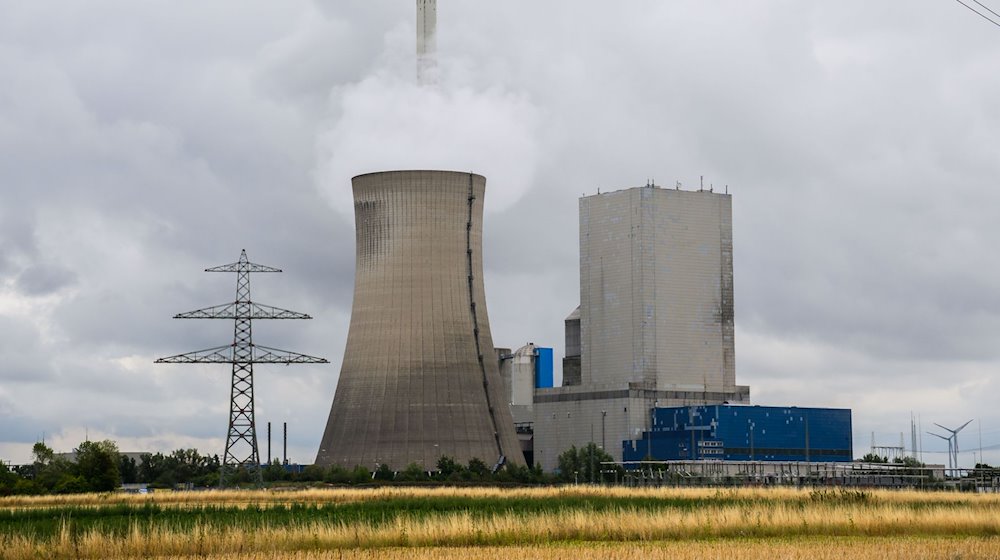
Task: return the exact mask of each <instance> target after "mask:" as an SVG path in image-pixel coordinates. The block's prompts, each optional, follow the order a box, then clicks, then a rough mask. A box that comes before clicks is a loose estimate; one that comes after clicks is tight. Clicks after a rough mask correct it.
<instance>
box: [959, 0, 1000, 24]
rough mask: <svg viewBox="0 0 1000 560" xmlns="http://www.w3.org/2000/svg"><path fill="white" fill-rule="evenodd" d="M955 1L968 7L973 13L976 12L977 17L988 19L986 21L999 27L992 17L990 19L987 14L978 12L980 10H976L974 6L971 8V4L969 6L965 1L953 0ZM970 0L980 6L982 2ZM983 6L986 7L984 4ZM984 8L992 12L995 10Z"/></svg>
mask: <svg viewBox="0 0 1000 560" xmlns="http://www.w3.org/2000/svg"><path fill="white" fill-rule="evenodd" d="M955 1H956V2H958V3H959V4H961V5H963V6H965V7H966V8H968V9H969V11H971V12H972V13H974V14H976V15H977V16H979V17H981V18H983V19H985V20H986V21H988V22H990V23H992V24H993V25H995V26H997V27H1000V23H997V22H996V21H993V20H992V19H990V17H989V16H988V15H986V14H984V13H982V12H980V11H978V10H976V9H975V8H973V7H972V6H970V5H968V4H966V3H965V2H962V0H955ZM972 1H973V2H976V4H979V5H980V6H983V5H982V4H980V3H979V2H977V1H976V0H972ZM983 7H984V8H986V6H983ZM986 9H987V10H989V11H990V13H994V14H995V13H996V12H994V11H993V10H990V9H989V8H986Z"/></svg>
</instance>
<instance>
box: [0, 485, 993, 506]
mask: <svg viewBox="0 0 1000 560" xmlns="http://www.w3.org/2000/svg"><path fill="white" fill-rule="evenodd" d="M824 493H827V494H829V495H830V496H831V497H832V498H836V497H837V496H838V494H841V493H842V492H841V491H839V490H837V489H828V490H823V489H820V490H817V489H813V488H725V489H719V488H703V487H692V488H671V487H667V488H624V487H601V486H585V485H581V486H562V487H547V488H512V489H511V488H492V487H446V488H406V487H381V488H362V489H355V488H329V489H315V488H314V489H305V490H210V491H205V492H155V493H152V494H143V495H139V494H77V495H70V496H9V497H4V498H0V509H24V508H46V507H66V506H79V507H92V506H93V507H96V506H107V505H117V504H131V505H141V504H146V503H153V504H157V505H160V506H163V507H169V506H181V507H183V506H204V505H230V506H240V505H250V504H253V505H267V504H275V505H278V504H281V505H286V504H292V503H309V504H337V503H350V502H358V501H368V500H379V499H403V498H417V499H421V498H429V499H431V498H448V497H461V498H474V499H492V500H504V499H525V498H527V499H546V498H566V497H600V498H618V499H628V498H653V499H687V500H693V499H699V500H712V499H727V500H741V501H769V502H779V503H780V502H810V501H813V498H814V497H815V496H817V495H818V496H819V497H821V498H822V496H823V494H824ZM865 494H866V495H867V496H868V499H869V501H872V502H875V503H890V504H893V503H895V504H900V505H903V504H911V505H913V504H949V503H950V504H956V505H970V506H986V507H991V506H997V505H1000V494H968V493H955V492H922V491H916V490H866V491H865Z"/></svg>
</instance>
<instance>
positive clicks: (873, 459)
mask: <svg viewBox="0 0 1000 560" xmlns="http://www.w3.org/2000/svg"><path fill="white" fill-rule="evenodd" d="M861 462H862V463H888V462H889V459H888V458H887V457H881V456H879V455H876V454H875V453H866V454H865V456H864V457H862V458H861Z"/></svg>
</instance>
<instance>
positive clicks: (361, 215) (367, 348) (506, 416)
mask: <svg viewBox="0 0 1000 560" xmlns="http://www.w3.org/2000/svg"><path fill="white" fill-rule="evenodd" d="M352 182H353V185H354V213H355V220H354V221H355V225H356V227H357V232H356V233H357V237H356V239H357V252H356V256H357V266H356V268H355V277H354V306H353V309H352V311H351V326H350V330H349V331H348V334H347V348H346V350H345V351H344V361H343V366H342V367H341V370H340V380H339V381H338V382H337V392H336V394H335V395H334V398H333V405H332V407H331V410H330V418H329V420H328V421H327V425H326V431H325V432H324V434H323V439H322V443H321V444H320V449H319V453H318V454H317V456H316V464H317V465H321V466H329V465H334V464H336V465H340V466H343V467H346V468H349V469H350V468H353V467H355V466H357V465H362V466H364V467H366V468H369V469H371V468H374V467H375V465H376V464H381V465H389V466H390V467H394V468H397V469H402V468H405V467H406V466H407V465H409V464H410V463H417V464H418V465H421V467H423V468H424V469H425V470H430V469H433V468H435V466H436V465H437V461H438V459H440V458H441V456H442V455H447V456H449V457H453V458H454V459H455V460H457V461H458V462H460V463H467V462H468V461H469V460H470V459H472V458H478V459H480V460H482V461H485V462H487V463H488V464H493V463H494V462H496V463H501V462H503V461H507V462H510V463H513V464H516V465H523V464H524V455H523V454H522V453H521V447H520V443H519V442H518V438H517V433H516V432H515V431H514V420H513V419H512V418H511V413H510V407H509V406H508V405H507V401H508V399H507V398H505V397H504V395H503V383H502V381H501V379H500V371H499V367H498V365H497V360H496V350H494V349H493V338H492V335H491V334H490V324H489V318H488V317H487V314H486V296H485V294H484V292H485V287H484V283H483V252H482V249H483V241H482V235H483V196H484V195H485V189H486V179H485V178H484V177H483V176H482V175H475V174H473V173H461V172H455V171H389V172H383V173H369V174H367V175H359V176H357V177H355V178H354V179H353V180H352Z"/></svg>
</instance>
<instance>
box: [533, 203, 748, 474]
mask: <svg viewBox="0 0 1000 560" xmlns="http://www.w3.org/2000/svg"><path fill="white" fill-rule="evenodd" d="M566 338H567V342H566V348H567V351H566V355H567V358H566V360H564V362H563V363H564V379H567V380H569V381H570V383H564V386H562V387H558V388H553V389H538V390H536V391H535V399H534V402H535V407H534V413H535V421H534V460H535V461H536V462H539V463H541V465H542V467H543V468H545V469H546V470H551V469H554V468H555V467H556V464H557V458H558V455H559V454H560V453H562V452H563V451H565V450H566V449H568V448H569V447H570V446H571V445H576V446H577V447H580V446H583V445H586V444H587V443H588V442H591V441H593V442H595V443H597V444H598V445H600V446H602V447H603V448H604V449H605V450H606V451H607V452H608V453H610V454H611V455H612V456H613V457H614V458H615V459H616V460H621V459H622V442H623V441H624V440H634V439H637V438H640V437H641V434H642V433H643V432H644V431H647V430H649V429H650V427H651V421H652V420H651V419H652V413H651V411H652V410H653V409H654V408H656V407H659V406H683V405H690V404H708V403H724V402H728V403H749V401H750V390H749V387H746V386H738V385H736V375H735V340H734V315H733V239H732V199H731V197H730V195H728V194H720V193H713V192H711V191H681V190H676V189H663V188H659V187H656V186H652V185H649V186H645V187H637V188H630V189H625V190H620V191H615V192H607V193H601V194H597V195H593V196H586V197H583V198H581V199H580V307H579V313H577V312H576V311H574V312H573V313H572V314H571V315H570V316H569V317H568V318H567V320H566ZM577 348H578V349H579V351H578V352H577V353H578V355H579V373H578V374H577V373H576V370H573V369H571V370H570V371H571V372H572V375H571V376H570V377H568V378H567V377H566V375H565V371H566V369H565V368H566V364H567V363H569V365H570V366H571V367H572V366H574V365H575V364H574V363H573V362H574V361H575V360H573V359H572V358H575V356H571V355H570V354H571V352H572V351H575V350H576V349H577Z"/></svg>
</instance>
